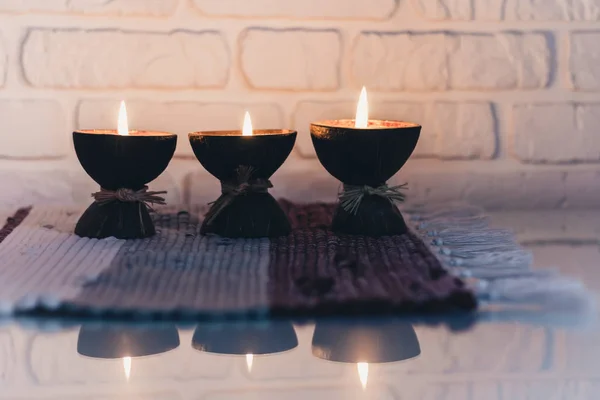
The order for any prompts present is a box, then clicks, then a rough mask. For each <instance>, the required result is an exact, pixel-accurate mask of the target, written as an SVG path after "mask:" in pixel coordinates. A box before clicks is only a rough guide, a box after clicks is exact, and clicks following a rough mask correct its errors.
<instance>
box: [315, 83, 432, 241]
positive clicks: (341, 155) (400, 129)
mask: <svg viewBox="0 0 600 400" xmlns="http://www.w3.org/2000/svg"><path fill="white" fill-rule="evenodd" d="M310 134H311V137H312V141H313V145H314V147H315V151H316V152H317V157H318V158H319V161H320V162H321V164H323V166H324V167H325V169H326V170H327V171H328V172H329V173H330V174H331V175H333V176H334V177H335V178H336V179H338V180H340V181H341V182H342V183H343V190H342V191H341V192H340V193H339V206H338V208H337V209H336V211H335V214H334V217H333V221H332V229H333V231H335V232H338V233H345V234H351V235H366V236H375V237H377V236H387V235H399V234H403V233H406V231H407V227H406V223H405V222H404V219H403V218H402V214H400V211H399V210H398V207H396V205H395V203H397V202H402V201H404V194H403V193H402V189H404V188H405V185H399V186H393V187H390V186H388V185H387V181H388V180H389V179H390V178H391V177H392V176H394V174H396V173H397V172H398V171H399V170H400V168H402V167H403V166H404V164H405V163H406V161H408V159H409V157H410V156H411V154H412V153H413V151H414V150H415V147H416V146H417V142H418V141H419V136H420V134H421V126H420V125H418V124H413V123H410V122H400V121H380V120H369V104H368V101H367V91H366V89H365V88H363V90H362V92H361V94H360V99H359V101H358V107H357V109H356V119H344V120H329V121H322V122H316V123H313V124H311V126H310Z"/></svg>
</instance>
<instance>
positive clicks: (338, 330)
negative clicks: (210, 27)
mask: <svg viewBox="0 0 600 400" xmlns="http://www.w3.org/2000/svg"><path fill="white" fill-rule="evenodd" d="M312 352H313V355H315V356H316V357H318V358H322V359H324V360H327V361H334V362H341V363H346V364H352V365H355V366H356V370H357V372H358V378H359V381H360V384H361V386H362V388H363V390H366V389H367V384H368V380H369V367H370V366H371V365H370V364H379V363H391V362H399V361H403V360H408V359H411V358H414V357H417V356H418V355H419V354H421V348H420V346H419V340H418V338H417V335H416V334H415V331H414V329H413V327H412V326H411V325H410V324H409V323H407V322H404V321H401V320H398V319H390V318H386V319H368V318H355V319H336V320H323V321H319V322H317V324H316V326H315V333H314V335H313V339H312Z"/></svg>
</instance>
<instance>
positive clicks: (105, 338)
mask: <svg viewBox="0 0 600 400" xmlns="http://www.w3.org/2000/svg"><path fill="white" fill-rule="evenodd" d="M177 347H179V332H178V331H177V328H176V327H175V325H162V326H152V327H143V326H137V327H136V326H134V325H131V326H125V325H121V326H118V325H117V326H113V325H107V326H93V325H91V326H86V325H84V326H83V327H82V328H81V330H80V331H79V337H78V338H77V352H78V353H79V354H81V355H83V356H87V357H93V358H105V359H115V358H123V357H142V356H150V355H153V354H160V353H165V352H167V351H169V350H173V349H175V348H177Z"/></svg>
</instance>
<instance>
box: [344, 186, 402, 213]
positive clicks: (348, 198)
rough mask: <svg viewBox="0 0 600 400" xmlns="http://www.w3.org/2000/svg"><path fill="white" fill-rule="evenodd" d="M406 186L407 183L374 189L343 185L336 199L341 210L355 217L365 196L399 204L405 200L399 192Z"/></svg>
mask: <svg viewBox="0 0 600 400" xmlns="http://www.w3.org/2000/svg"><path fill="white" fill-rule="evenodd" d="M407 186H408V183H404V184H402V185H397V186H392V187H390V186H388V185H387V184H384V185H381V186H379V187H376V188H374V187H371V186H367V185H364V186H355V185H346V184H344V189H343V190H342V191H341V192H339V193H338V197H339V199H340V205H341V206H342V208H343V209H344V210H346V211H347V212H349V213H350V214H353V215H356V213H357V212H358V208H359V207H360V203H361V202H362V200H363V198H364V197H365V195H375V196H380V197H383V198H386V199H388V200H389V201H390V202H391V203H394V202H399V203H401V202H403V201H404V199H405V198H406V196H405V195H404V194H403V193H402V192H401V190H404V189H407Z"/></svg>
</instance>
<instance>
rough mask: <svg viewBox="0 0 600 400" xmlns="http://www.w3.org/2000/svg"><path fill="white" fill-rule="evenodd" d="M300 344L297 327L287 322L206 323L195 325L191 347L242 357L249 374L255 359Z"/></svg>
mask: <svg viewBox="0 0 600 400" xmlns="http://www.w3.org/2000/svg"><path fill="white" fill-rule="evenodd" d="M296 346H298V338H297V337H296V332H295V331H294V327H293V325H292V324H291V323H290V322H286V321H244V322H237V323H236V322H223V323H217V322H214V323H210V322H207V323H203V324H200V325H198V326H197V327H196V330H195V332H194V336H193V338H192V347H193V348H194V349H196V350H199V351H202V352H207V353H214V354H227V355H238V356H243V357H244V358H245V360H246V368H247V371H248V373H250V372H252V367H253V366H254V359H255V358H256V357H257V356H258V357H260V356H261V355H267V354H275V353H280V352H283V351H287V350H291V349H293V348H295V347H296Z"/></svg>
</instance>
